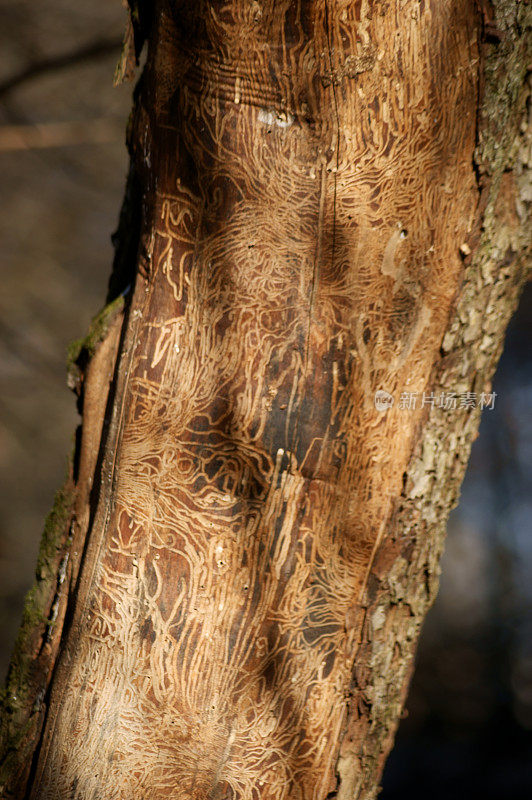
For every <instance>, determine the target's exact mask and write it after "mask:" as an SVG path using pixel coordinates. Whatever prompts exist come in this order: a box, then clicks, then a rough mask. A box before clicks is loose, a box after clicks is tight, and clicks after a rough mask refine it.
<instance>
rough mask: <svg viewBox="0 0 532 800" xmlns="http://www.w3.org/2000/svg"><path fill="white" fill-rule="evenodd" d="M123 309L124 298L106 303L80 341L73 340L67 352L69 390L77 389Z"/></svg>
mask: <svg viewBox="0 0 532 800" xmlns="http://www.w3.org/2000/svg"><path fill="white" fill-rule="evenodd" d="M123 307H124V297H123V295H119V296H118V297H116V298H115V299H114V300H113V301H112V302H110V303H108V304H107V305H106V306H105V307H104V308H103V309H102V310H101V311H100V312H99V314H97V315H96V316H95V317H94V318H93V320H92V322H91V324H90V327H89V330H88V333H87V334H86V335H85V336H82V337H81V339H75V340H74V341H73V342H71V344H70V345H69V347H68V351H67V375H68V378H67V383H68V385H69V387H70V388H71V389H74V390H76V389H77V388H78V387H79V384H80V380H81V376H82V373H83V371H84V369H85V367H86V366H87V364H88V363H89V361H90V359H91V358H92V356H93V355H94V353H95V352H96V349H97V347H98V345H99V344H100V342H101V341H103V339H104V338H105V335H106V333H107V331H108V330H109V326H110V325H111V322H112V321H113V319H114V318H115V316H116V315H117V314H118V313H120V312H121V311H122V309H123Z"/></svg>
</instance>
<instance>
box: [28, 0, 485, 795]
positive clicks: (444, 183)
mask: <svg viewBox="0 0 532 800" xmlns="http://www.w3.org/2000/svg"><path fill="white" fill-rule="evenodd" d="M155 7H156V11H155V12H154V20H155V29H154V30H153V31H152V32H151V36H150V41H149V53H148V61H147V67H146V70H145V74H144V77H143V79H142V85H141V91H140V96H139V99H138V101H137V105H136V110H135V117H134V121H133V128H132V134H131V139H132V153H133V159H134V163H135V169H136V170H137V173H138V175H139V176H140V179H141V182H143V185H144V194H143V229H142V237H141V238H142V241H141V248H140V251H139V262H138V275H137V280H136V285H135V287H134V293H133V297H132V299H131V303H130V307H129V311H128V314H127V317H126V327H125V330H124V338H123V343H122V345H121V347H120V353H119V359H120V360H119V366H118V370H117V378H116V385H115V388H114V392H115V394H114V397H115V402H114V409H113V417H112V420H111V422H110V426H109V431H108V434H107V439H106V445H105V448H106V450H105V453H103V472H102V479H101V482H100V483H99V484H98V487H97V488H98V492H97V496H96V497H95V495H94V491H93V492H92V503H93V504H94V502H95V501H97V510H96V513H95V515H94V519H93V520H91V522H90V524H91V527H90V530H89V538H88V547H87V550H86V552H85V553H84V555H83V559H82V562H81V572H80V578H79V584H78V586H77V593H76V597H75V598H72V601H71V602H72V604H73V606H72V607H73V611H72V615H73V616H72V620H71V623H70V625H69V627H68V630H67V632H66V634H65V635H66V638H65V640H64V642H63V645H62V653H61V658H60V661H59V664H58V667H57V669H56V672H55V675H54V679H53V685H52V692H51V700H50V705H49V708H48V711H47V717H46V720H45V724H44V732H43V737H42V746H41V747H40V750H39V752H38V754H37V757H36V761H35V768H34V772H33V775H32V785H33V789H32V793H31V797H32V798H34V800H37V798H39V800H52V798H54V800H55V798H66V797H69V798H70V797H71V798H80V799H81V798H83V800H89V798H99V797H106V798H123V799H124V800H131V798H133V797H135V798H142V799H143V800H156V799H157V800H158V799H159V798H165V797H168V798H173V799H174V800H178V799H179V800H180V799H181V798H183V800H184V798H197V800H206V798H213V799H215V798H216V799H217V800H223V799H224V798H227V800H229V798H235V799H236V798H242V799H243V800H244V799H245V800H252V798H261V800H274V798H275V800H281V798H294V799H295V798H298V799H301V800H310V799H311V798H312V799H313V800H314V799H315V800H323V798H325V797H326V796H327V794H328V793H329V792H335V791H336V790H337V788H338V775H340V776H341V777H342V775H343V788H342V787H341V788H340V793H341V794H339V795H338V797H340V796H341V797H352V796H354V795H353V794H352V792H353V791H354V787H355V783H354V780H355V778H354V777H353V774H352V764H351V762H350V761H349V758H348V755H349V752H350V750H349V748H350V746H352V745H349V742H352V741H353V737H355V738H356V731H355V728H356V725H355V723H357V724H358V722H357V721H359V720H360V718H364V716H366V720H369V716H368V713H367V712H366V711H365V708H366V706H365V703H366V702H367V696H366V695H364V696H363V695H362V693H361V692H359V693H358V694H357V689H356V687H357V686H359V687H360V686H363V685H365V679H364V674H365V671H366V672H367V671H368V670H369V669H370V660H371V658H372V655H371V652H370V648H368V647H367V646H366V645H367V637H368V636H370V635H371V634H368V624H369V623H368V619H367V617H366V613H365V609H366V608H367V606H368V603H369V600H370V599H371V597H370V596H371V581H372V580H373V581H375V580H377V579H378V576H379V575H380V574H381V573H384V572H385V571H387V570H388V571H389V570H390V569H391V567H392V565H393V564H394V563H395V562H396V561H397V560H398V559H399V560H400V559H402V560H403V561H404V562H405V563H406V560H408V558H409V554H411V552H412V543H411V540H410V539H408V537H407V536H405V537H404V540H403V541H402V543H401V542H398V540H397V538H395V537H394V538H393V539H392V538H391V537H390V538H389V532H390V530H391V527H392V526H393V522H394V515H395V514H396V512H397V509H396V507H395V506H394V501H395V500H396V499H397V498H398V497H400V496H401V492H402V490H403V481H404V475H405V473H406V471H407V468H408V466H409V463H410V461H411V458H412V454H413V451H414V447H415V445H416V442H417V439H418V434H419V430H420V427H421V425H422V423H423V420H424V418H425V416H426V414H427V410H428V409H427V407H425V408H423V407H422V406H421V404H420V403H419V404H418V406H417V408H415V409H411V410H408V411H405V409H401V408H400V407H399V405H398V403H397V401H396V403H395V405H394V406H393V407H392V408H389V409H388V410H387V411H381V410H379V409H378V408H377V407H376V405H375V393H376V392H377V391H378V390H384V391H386V392H389V393H391V394H393V395H394V396H395V397H396V398H398V397H399V395H400V393H401V392H402V391H409V392H419V393H422V392H426V393H427V395H429V394H430V392H431V391H432V390H433V389H434V388H435V383H434V374H435V373H434V370H435V365H437V364H438V363H439V362H440V360H441V346H442V341H443V339H444V336H445V334H446V332H447V330H448V326H449V318H450V313H451V307H452V303H453V300H454V299H455V297H456V295H457V293H458V291H459V289H460V284H461V280H462V276H463V268H464V267H463V261H462V258H461V256H460V247H461V246H462V245H463V244H464V243H467V242H468V240H469V238H470V235H471V233H472V229H473V223H474V220H475V213H476V211H477V203H478V196H479V195H478V186H477V182H476V176H475V172H474V168H473V163H474V158H473V156H474V148H475V141H476V140H475V137H476V124H477V121H476V109H477V97H478V63H479V43H478V41H477V39H478V36H477V31H478V29H479V19H478V15H477V10H476V8H475V4H474V2H473V0H471V2H462V1H460V2H458V0H426V2H418V1H417V0H416V2H413V1H412V2H410V1H409V0H407V2H399V1H397V2H382V3H370V2H367V1H366V0H331V1H330V2H325V0H300V1H299V2H292V1H291V0H275V2H274V0H264V1H263V2H248V1H247V0H232V1H231V2H225V3H222V2H207V1H206V0H204V1H203V2H197V3H188V2H177V1H175V2H168V3H163V2H162V1H161V2H158V3H155ZM117 324H118V323H114V325H113V326H112V328H111V330H110V332H109V334H108V336H109V337H111V338H109V339H108V340H107V341H108V342H110V344H108V345H107V350H103V349H102V350H100V351H99V353H100V356H99V358H100V361H101V362H102V364H101V365H99V366H98V367H97V368H94V369H93V370H92V372H91V373H89V374H88V375H87V377H86V387H85V398H86V402H87V403H88V402H89V400H90V402H91V403H92V404H93V405H92V408H97V407H98V405H97V404H98V400H97V398H98V394H99V391H100V390H99V386H101V385H103V384H102V380H103V383H104V384H105V385H107V384H108V383H109V379H110V375H111V373H112V370H113V365H114V360H115V354H116V350H117V347H118V328H117ZM112 337H114V338H112ZM102 347H103V346H102ZM103 362H105V363H103ZM102 376H103V378H102ZM448 388H449V390H450V391H452V390H453V389H454V388H455V387H453V386H450V387H448ZM103 396H104V397H106V394H104V395H103ZM100 405H101V403H100ZM88 413H89V411H87V414H88ZM97 415H100V416H101V415H103V407H102V408H99V410H98V412H97ZM95 424H97V423H95ZM94 441H95V440H94V438H93V437H91V436H87V444H85V445H84V447H85V449H83V446H82V452H81V464H82V473H83V475H84V476H85V478H84V481H85V482H84V484H83V485H84V486H85V487H88V488H86V490H85V492H86V493H85V495H83V497H82V498H81V499H80V498H78V505H77V511H76V520H77V525H78V526H79V527H80V530H81V531H82V534H83V532H84V531H85V530H86V529H87V526H88V525H89V504H90V502H91V499H90V496H89V495H90V488H91V487H90V486H89V484H88V483H87V481H89V478H87V475H88V474H89V473H90V471H91V470H95V469H97V468H98V467H99V462H97V461H96V458H97V452H96V451H95V450H94ZM97 465H98V466H97ZM98 477H99V476H98ZM80 535H81V534H80ZM83 535H84V534H83ZM388 542H389V545H388ZM409 548H410V549H409ZM81 552H82V551H81V549H80V550H79V554H80V558H81ZM377 556H378V557H377ZM76 570H77V564H76V565H75V569H74V571H76ZM368 598H369V599H368ZM383 624H384V622H383V621H381V622H380V623H379V620H378V619H377V618H376V617H375V615H374V617H373V618H372V622H371V625H372V626H373V627H374V628H375V629H378V628H379V625H380V627H382V626H383ZM408 663H409V662H408ZM407 666H408V665H407ZM354 676H355V677H354ZM401 682H403V675H402V674H401ZM401 685H402V683H401ZM368 724H369V723H368ZM354 725H355V727H353V726H354ZM349 737H351V738H349ZM346 742H347V744H346ZM342 743H343V744H342ZM341 747H342V749H341ZM346 754H347V755H346ZM346 759H347V760H346ZM348 762H349V764H350V765H351V766H349V769H348V768H347V767H346V766H345V765H346V764H347V763H348ZM348 772H349V774H347V773H348ZM350 792H351V793H350Z"/></svg>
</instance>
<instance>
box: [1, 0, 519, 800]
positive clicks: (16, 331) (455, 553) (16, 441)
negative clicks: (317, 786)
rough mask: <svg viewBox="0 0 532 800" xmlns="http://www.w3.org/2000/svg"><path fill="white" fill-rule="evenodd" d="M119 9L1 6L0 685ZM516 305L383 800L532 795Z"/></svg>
mask: <svg viewBox="0 0 532 800" xmlns="http://www.w3.org/2000/svg"><path fill="white" fill-rule="evenodd" d="M125 18H126V16H125V11H124V9H123V8H122V7H121V5H120V0H92V2H91V3H74V2H73V0H47V2H46V3H35V2H34V0H32V2H29V0H17V2H16V3H15V2H6V0H0V40H1V41H0V46H1V50H2V59H1V61H0V187H1V190H0V286H1V287H2V288H1V292H0V671H1V673H2V676H3V675H4V674H5V671H6V669H7V665H8V661H9V656H10V651H11V647H12V644H13V641H14V637H15V635H16V632H17V627H18V623H19V619H20V615H21V609H22V603H23V597H24V594H25V592H26V591H27V590H28V588H29V587H30V585H31V582H32V578H33V571H34V566H35V561H36V554H37V549H38V544H39V539H40V535H41V530H42V525H43V520H44V517H45V515H46V513H47V512H48V510H49V509H50V507H51V504H52V500H53V495H54V492H55V490H56V489H57V488H58V487H59V486H60V484H61V482H62V480H63V476H64V474H65V471H66V461H67V456H68V454H69V452H70V450H71V446H72V437H73V433H74V430H75V427H76V425H77V422H78V419H77V414H76V410H75V402H74V397H73V395H72V394H71V393H70V392H69V390H68V389H67V387H66V373H65V360H66V349H67V345H68V343H69V342H70V341H71V340H72V339H74V338H78V337H80V336H81V335H83V334H84V333H85V331H86V330H87V327H88V324H89V321H90V318H91V317H92V316H93V315H94V314H95V313H96V312H97V311H98V310H99V309H100V307H101V306H102V304H103V301H104V298H105V294H106V288H107V281H108V277H109V274H110V270H111V262H112V255H113V251H112V247H111V240H110V236H111V233H112V232H113V230H114V229H115V227H116V223H117V220H118V212H119V208H120V203H121V199H122V194H123V189H124V182H125V175H126V168H127V156H126V150H125V146H124V130H125V123H126V119H127V115H128V113H129V108H130V105H131V93H132V85H131V84H126V85H124V86H121V87H119V88H114V87H113V72H114V68H115V65H116V62H117V60H118V57H119V53H120V43H121V39H122V34H123V30H124V25H125ZM531 319H532V296H531V292H530V287H529V289H528V290H527V292H526V293H525V296H524V297H523V301H522V303H521V306H520V309H519V312H518V314H517V316H516V317H515V319H514V321H513V323H512V326H511V329H510V332H509V336H508V340H507V344H506V349H505V352H504V355H503V358H502V361H501V364H500V367H499V370H498V373H497V376H496V381H495V386H494V389H495V391H496V392H497V398H496V403H495V409H494V410H493V411H485V412H484V418H483V422H482V425H481V432H480V437H479V439H478V440H477V441H476V443H475V445H474V448H473V455H472V459H471V463H470V466H469V470H468V474H467V478H466V481H465V484H464V487H463V491H462V499H461V503H460V507H459V508H458V509H457V510H456V511H455V512H454V513H453V515H452V518H451V523H450V526H449V536H448V543H447V549H446V553H445V557H444V563H443V578H442V583H441V590H440V594H439V597H438V600H437V603H436V605H435V607H434V608H433V610H432V611H431V613H430V614H429V617H428V619H427V622H426V625H425V628H424V631H423V635H422V638H421V644H420V647H419V652H418V658H417V669H416V673H415V677H414V681H413V685H412V689H411V692H410V696H409V700H408V703H407V711H406V715H405V718H404V719H403V721H402V723H401V726H400V730H399V735H398V738H397V745H396V748H395V749H394V751H393V753H392V756H391V757H390V760H389V762H388V766H387V768H386V772H385V775H384V779H383V792H382V795H381V798H384V800H401V799H402V798H409V800H418V798H419V800H421V798H423V800H425V798H426V796H427V794H428V795H429V796H430V797H431V800H451V799H452V800H456V799H457V798H468V800H476V799H477V798H478V800H480V798H482V800H518V798H519V800H521V798H525V797H532V613H531V611H532V608H531V607H532V537H531V536H530V529H531V527H532V525H531V520H532V491H531V489H532V486H531V484H532V473H531V468H530V464H531V463H532V418H531V414H530V403H531V399H532V366H531V361H530V351H531V339H530V321H531Z"/></svg>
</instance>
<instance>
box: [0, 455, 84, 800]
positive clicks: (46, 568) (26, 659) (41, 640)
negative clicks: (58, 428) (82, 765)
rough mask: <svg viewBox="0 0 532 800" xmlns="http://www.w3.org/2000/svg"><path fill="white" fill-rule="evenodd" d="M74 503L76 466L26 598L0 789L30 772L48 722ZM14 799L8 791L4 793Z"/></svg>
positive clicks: (4, 698)
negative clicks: (45, 714) (37, 742)
mask: <svg viewBox="0 0 532 800" xmlns="http://www.w3.org/2000/svg"><path fill="white" fill-rule="evenodd" d="M73 502H74V485H73V481H72V464H70V465H69V475H68V477H67V479H66V481H65V484H64V486H63V488H62V489H60V490H59V491H58V492H57V494H56V496H55V502H54V505H53V507H52V510H51V511H50V513H49V515H48V517H47V519H46V522H45V525H44V532H43V536H42V539H41V544H40V549H39V555H38V559H37V567H36V570H35V581H34V583H33V586H32V587H31V589H30V590H29V592H28V593H27V595H26V599H25V602H24V609H23V613H22V622H21V626H20V629H19V633H18V636H17V639H16V642H15V646H14V650H13V655H12V657H11V663H10V666H9V670H8V674H7V679H6V683H5V686H4V687H3V689H2V692H1V695H0V708H1V711H2V721H1V724H0V753H1V761H0V789H5V788H6V786H7V783H8V781H9V782H10V781H11V780H13V778H14V777H15V779H17V780H18V777H19V775H20V774H21V772H23V771H24V770H26V769H27V768H29V762H30V760H31V756H32V753H33V748H34V744H35V740H36V737H37V736H38V734H39V730H40V728H41V726H42V721H43V701H44V697H45V695H46V691H47V688H48V683H49V678H50V674H51V667H52V666H53V658H54V654H53V651H52V648H51V647H50V645H49V640H50V638H51V635H52V632H53V627H54V622H55V612H56V610H57V600H58V595H59V593H60V591H61V585H62V583H63V581H64V577H65V568H66V563H67V558H68V556H67V554H68V547H69V539H70V521H71V519H72V508H73ZM3 796H5V797H9V793H7V794H6V795H3Z"/></svg>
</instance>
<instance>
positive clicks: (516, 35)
mask: <svg viewBox="0 0 532 800" xmlns="http://www.w3.org/2000/svg"><path fill="white" fill-rule="evenodd" d="M494 10H495V17H494V24H493V25H491V24H490V29H489V31H488V33H489V35H486V36H485V43H484V44H483V51H484V52H483V55H484V64H483V70H482V72H483V74H482V75H481V78H482V79H483V82H484V86H483V95H482V99H481V106H480V113H479V119H478V146H477V150H476V153H475V164H474V167H475V170H476V174H477V177H478V182H479V214H478V217H479V219H478V227H477V230H476V231H473V232H472V236H471V242H470V243H466V247H465V248H463V249H462V253H468V251H469V252H471V250H474V251H475V252H474V254H473V256H470V255H469V254H468V255H467V256H466V258H465V265H464V266H465V270H464V281H463V284H462V287H461V291H460V293H459V299H458V302H457V305H456V307H455V309H454V311H453V314H452V319H451V320H450V325H449V328H448V331H447V333H446V335H445V337H444V340H443V343H442V348H441V356H442V358H441V361H440V363H439V364H438V365H436V367H435V370H434V374H433V378H432V380H431V382H430V389H431V390H432V391H434V393H435V394H436V393H437V392H438V391H448V390H450V389H451V390H453V391H456V392H462V391H476V392H481V391H488V390H489V387H490V385H491V379H492V376H493V373H494V371H495V368H496V365H497V362H498V360H499V358H500V355H501V352H502V349H503V343H504V334H505V332H506V328H507V325H508V323H509V321H510V318H511V316H512V314H513V312H514V310H515V308H516V306H517V304H518V301H519V296H520V293H521V290H522V288H523V286H524V283H525V281H526V278H527V271H528V270H527V268H528V261H529V256H530V250H529V249H528V250H527V248H529V242H528V239H527V217H528V214H527V212H528V207H529V206H530V196H531V190H530V170H529V166H530V165H529V155H527V152H528V149H529V148H530V140H531V138H532V133H531V131H530V127H529V126H528V127H527V118H526V114H527V102H528V104H529V103H530V88H529V86H527V83H526V80H525V76H526V69H527V64H528V63H529V60H530V56H531V55H532V53H531V46H530V44H529V43H528V42H527V33H526V31H527V29H530V27H531V25H532V20H531V13H530V7H529V5H528V4H526V5H525V3H522V4H519V3H516V2H515V1H514V0H498V2H496V3H495V8H494ZM494 32H495V33H494ZM495 34H496V35H495ZM505 173H506V174H508V175H509V177H510V179H511V180H512V175H513V179H515V184H514V186H513V187H512V186H511V187H510V189H511V190H510V191H509V192H506V191H504V192H503V191H501V185H502V183H503V180H504V176H505ZM527 173H528V174H527ZM513 204H515V208H513V207H512V205H513ZM516 215H517V216H516ZM501 220H505V222H501ZM462 244H463V243H461V242H457V248H460V246H461V245H462ZM449 415H453V417H452V419H450V416H449ZM479 423H480V412H479V411H478V409H475V410H474V411H471V410H470V411H468V410H463V411H462V412H461V413H460V412H459V411H458V410H456V411H454V412H453V411H448V412H445V411H442V410H441V409H436V408H434V409H431V411H430V413H429V414H427V417H426V419H425V421H424V424H423V425H422V427H420V430H419V434H418V435H419V438H418V442H417V445H416V447H415V449H414V452H413V455H412V459H411V461H410V465H409V468H408V470H407V472H406V473H405V476H404V490H403V494H402V496H401V497H400V498H399V499H398V500H397V502H396V503H395V507H394V509H393V512H392V515H391V518H390V522H389V525H388V537H387V539H386V541H385V542H383V545H382V546H381V548H380V550H379V552H378V553H377V555H376V558H375V563H374V566H373V570H372V576H371V579H370V582H369V585H368V591H367V596H366V598H365V603H364V606H365V607H364V608H362V609H361V614H362V615H363V626H362V634H361V640H360V643H359V650H358V653H359V656H360V659H359V658H357V660H356V662H355V670H354V675H353V683H352V691H351V695H350V700H349V711H348V720H347V724H346V728H345V733H344V737H343V740H342V744H341V747H340V753H339V757H338V761H337V766H336V771H337V779H338V785H337V789H336V790H335V791H334V792H332V793H331V794H330V797H331V798H333V797H335V798H337V800H353V799H354V798H357V800H370V798H374V797H375V796H376V795H377V793H378V791H379V788H380V787H379V786H378V782H379V780H380V776H381V774H382V770H383V767H384V763H385V760H386V758H387V756H388V753H389V751H390V749H391V747H392V744H393V739H394V736H395V732H396V729H397V725H398V722H399V718H400V714H401V711H402V708H403V705H404V702H405V699H406V695H407V691H408V686H409V682H410V677H411V674H412V670H413V658H414V654H415V648H416V645H417V640H418V636H419V632H420V629H421V625H422V623H423V620H424V618H425V615H426V613H427V611H428V609H429V608H430V606H431V605H432V603H433V602H434V600H435V597H436V594H437V589H438V582H439V572H440V566H439V562H440V558H441V554H442V551H443V546H444V539H445V533H446V524H447V518H448V515H449V513H450V511H451V509H452V508H453V507H454V506H455V505H456V503H457V501H458V497H459V491H460V486H461V483H462V480H463V476H464V473H465V469H466V466H467V462H468V459H469V453H470V449H471V445H472V442H473V441H474V439H475V438H476V435H477V431H478V426H479ZM449 432H451V434H450V436H449ZM446 437H447V440H446ZM390 554H395V560H394V556H393V555H392V557H391V556H390ZM390 562H391V563H390ZM357 661H360V662H361V663H362V664H364V663H365V664H366V665H367V664H368V663H369V669H367V668H365V669H364V668H363V669H362V674H360V673H357Z"/></svg>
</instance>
